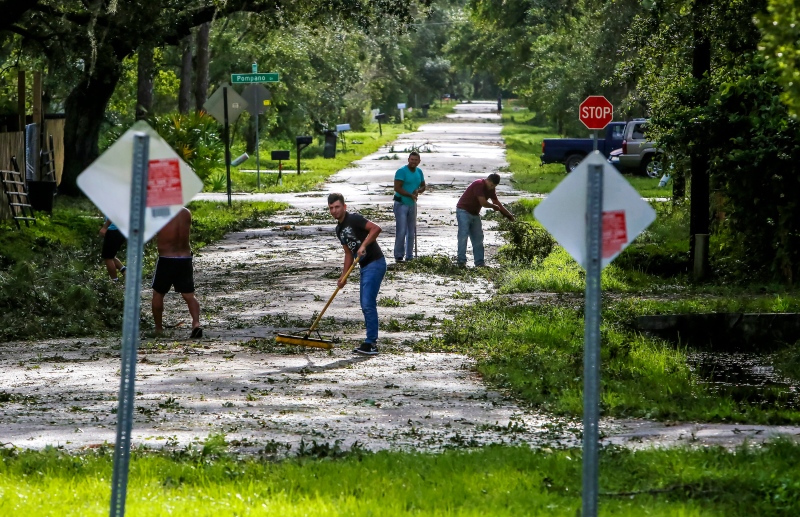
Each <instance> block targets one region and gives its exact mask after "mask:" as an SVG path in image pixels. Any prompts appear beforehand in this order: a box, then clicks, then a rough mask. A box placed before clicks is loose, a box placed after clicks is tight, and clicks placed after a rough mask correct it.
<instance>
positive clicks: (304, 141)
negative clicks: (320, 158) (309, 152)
mask: <svg viewBox="0 0 800 517" xmlns="http://www.w3.org/2000/svg"><path fill="white" fill-rule="evenodd" d="M312 141H313V139H312V138H311V137H310V136H298V137H295V142H296V144H297V174H300V152H301V151H302V150H303V149H305V148H306V147H308V146H309V145H311V142H312Z"/></svg>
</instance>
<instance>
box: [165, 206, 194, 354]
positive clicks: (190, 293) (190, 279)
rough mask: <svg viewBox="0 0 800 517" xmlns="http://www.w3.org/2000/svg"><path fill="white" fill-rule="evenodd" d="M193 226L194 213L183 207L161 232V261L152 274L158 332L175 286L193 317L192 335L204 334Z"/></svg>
mask: <svg viewBox="0 0 800 517" xmlns="http://www.w3.org/2000/svg"><path fill="white" fill-rule="evenodd" d="M191 226H192V213H191V212H190V211H189V210H188V209H186V208H182V209H181V211H180V212H178V215H176V216H175V217H174V218H173V219H172V221H170V222H169V223H167V225H166V226H164V227H163V228H162V229H161V231H159V232H158V262H157V263H156V274H155V275H154V276H153V319H154V320H155V324H156V334H161V333H162V332H163V331H164V328H163V325H162V316H163V314H164V295H166V294H167V293H168V292H169V290H170V288H171V287H172V286H173V285H174V286H175V291H176V292H178V293H181V296H183V299H184V300H185V301H186V305H187V306H188V307H189V314H191V316H192V333H191V337H192V338H201V337H203V328H202V327H201V326H200V302H198V301H197V298H195V296H194V274H193V271H192V250H191V247H190V246H189V231H190V230H191Z"/></svg>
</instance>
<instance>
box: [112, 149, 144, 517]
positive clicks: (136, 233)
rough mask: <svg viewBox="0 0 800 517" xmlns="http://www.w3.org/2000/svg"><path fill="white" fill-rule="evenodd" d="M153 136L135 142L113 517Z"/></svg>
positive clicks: (131, 373)
mask: <svg viewBox="0 0 800 517" xmlns="http://www.w3.org/2000/svg"><path fill="white" fill-rule="evenodd" d="M149 151H150V137H149V136H148V135H147V134H146V133H136V135H135V136H134V141H133V181H132V182H131V215H130V222H129V225H130V227H129V229H128V262H127V264H128V274H127V275H125V308H124V310H123V324H122V352H121V354H120V355H121V360H122V366H121V368H120V383H119V398H118V400H119V407H118V408H117V442H116V444H115V445H114V471H113V475H112V480H111V517H122V516H123V515H125V498H126V495H127V489H128V466H129V464H130V459H131V458H130V457H131V433H132V431H133V404H134V398H135V394H136V392H135V390H134V382H135V380H136V352H137V348H138V346H139V309H140V303H141V292H142V255H143V251H144V221H145V219H144V216H145V204H146V202H147V173H148V170H147V164H148V162H149Z"/></svg>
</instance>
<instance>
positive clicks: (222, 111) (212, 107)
mask: <svg viewBox="0 0 800 517" xmlns="http://www.w3.org/2000/svg"><path fill="white" fill-rule="evenodd" d="M247 106H248V104H247V101H245V100H244V99H243V98H242V97H241V95H239V94H238V93H236V91H235V90H234V89H233V88H232V87H231V85H229V84H227V83H223V84H222V85H220V88H217V90H216V91H215V92H214V93H213V94H212V95H211V97H209V99H208V100H207V101H206V103H205V104H203V109H205V110H206V112H207V113H208V114H209V115H211V116H212V117H214V118H215V119H217V122H219V123H221V124H222V125H223V139H224V140H225V169H226V171H227V186H228V189H227V190H228V206H231V205H232V203H231V149H230V128H229V126H230V123H231V122H236V119H238V118H239V115H241V114H242V112H243V111H244V110H246V109H247Z"/></svg>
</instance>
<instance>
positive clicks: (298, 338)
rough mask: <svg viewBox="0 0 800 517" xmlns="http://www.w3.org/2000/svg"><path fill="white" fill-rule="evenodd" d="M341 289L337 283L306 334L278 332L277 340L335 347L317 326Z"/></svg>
mask: <svg viewBox="0 0 800 517" xmlns="http://www.w3.org/2000/svg"><path fill="white" fill-rule="evenodd" d="M360 259H361V257H359V256H356V259H355V260H354V261H353V263H352V264H351V265H350V269H348V270H347V273H345V275H344V280H347V278H348V277H349V276H350V273H352V272H353V268H354V267H356V264H358V261H359V260H360ZM340 289H341V287H339V286H338V285H337V286H336V290H335V291H334V292H333V294H332V295H331V297H330V299H329V300H328V303H326V304H325V307H324V308H323V309H322V312H320V313H319V315H318V316H317V318H316V319H315V320H314V323H312V324H311V327H310V328H309V329H308V330H307V331H306V333H305V335H295V334H277V335H276V336H275V342H277V343H283V344H286V345H298V346H312V347H315V348H326V349H330V348H333V342H332V341H331V340H329V339H323V338H322V336H321V335H320V333H319V330H317V326H318V325H319V322H320V321H322V315H323V314H325V311H326V310H328V306H329V305H330V304H331V302H332V301H333V299H334V298H335V297H336V294H337V293H338V292H339V290H340ZM312 332H316V333H317V337H316V338H313V337H311V333H312Z"/></svg>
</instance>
